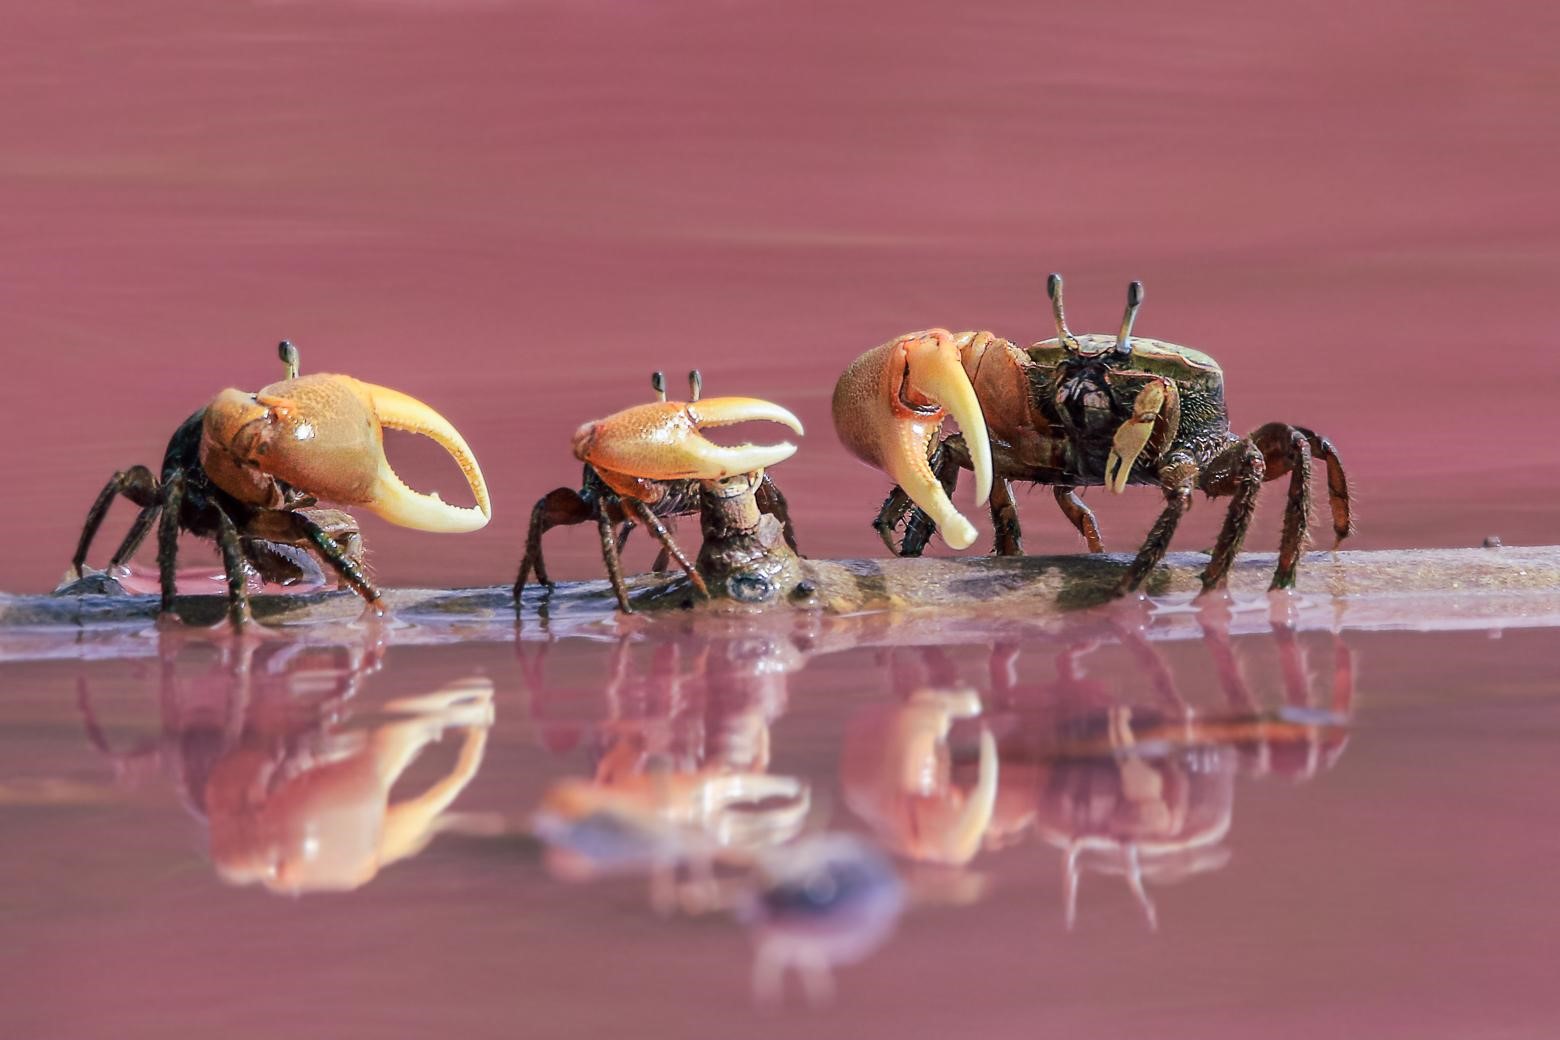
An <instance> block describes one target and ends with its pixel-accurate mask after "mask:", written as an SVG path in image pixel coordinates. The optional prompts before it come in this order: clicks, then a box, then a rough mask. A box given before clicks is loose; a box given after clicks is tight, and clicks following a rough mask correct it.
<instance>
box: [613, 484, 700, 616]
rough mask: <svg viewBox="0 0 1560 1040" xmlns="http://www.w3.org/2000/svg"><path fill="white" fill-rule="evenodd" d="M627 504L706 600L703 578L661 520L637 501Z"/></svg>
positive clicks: (633, 500) (647, 507)
mask: <svg viewBox="0 0 1560 1040" xmlns="http://www.w3.org/2000/svg"><path fill="white" fill-rule="evenodd" d="M629 502H630V503H631V504H632V505H633V507H634V509H635V511H636V512H638V513H639V518H640V519H641V520H643V521H644V523H645V526H646V527H648V528H650V531H651V533H653V534H654V535H655V536H656V538H658V539H660V542H661V548H662V550H663V551H665V552H669V553H671V554H672V558H673V559H675V560H676V561H677V565H678V566H679V567H681V568H682V569H683V570H684V571H685V572H686V573H687V575H688V580H689V581H691V582H692V583H693V587H694V588H696V589H698V590H699V595H701V596H703V597H704V598H705V599H708V598H709V595H710V590H709V586H707V585H705V584H704V576H703V575H701V574H700V573H699V572H698V569H697V568H695V567H694V565H693V563H692V561H690V560H689V559H688V557H687V555H686V554H685V553H684V552H683V551H682V549H681V548H679V547H678V545H677V543H676V542H675V541H673V540H672V533H671V532H670V531H668V530H667V529H666V525H665V524H663V523H661V518H660V517H658V516H656V515H655V513H654V512H652V511H651V509H650V507H649V506H647V505H645V504H644V503H643V502H641V501H639V499H637V498H634V499H630V500H629ZM657 559H660V557H657ZM663 566H664V565H663Z"/></svg>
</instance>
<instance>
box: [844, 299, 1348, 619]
mask: <svg viewBox="0 0 1560 1040" xmlns="http://www.w3.org/2000/svg"><path fill="white" fill-rule="evenodd" d="M1047 292H1048V294H1049V296H1050V298H1051V306H1052V312H1053V316H1054V318H1055V323H1056V338H1054V339H1050V340H1046V341H1044V342H1042V343H1037V344H1035V345H1034V346H1031V347H1029V348H1027V349H1025V348H1021V347H1018V346H1016V345H1014V344H1013V343H1010V342H1008V341H1007V340H1004V339H1000V338H998V337H997V336H995V335H993V334H992V333H990V332H962V333H957V334H955V333H952V332H949V331H948V330H946V329H929V330H927V331H924V332H914V333H910V334H908V335H905V336H901V337H899V338H898V339H895V340H893V341H891V342H889V343H886V344H884V345H883V346H880V347H877V348H876V349H874V350H870V351H868V352H867V353H865V354H863V355H861V357H859V358H857V359H856V360H855V362H854V363H852V364H851V366H850V367H849V368H848V369H847V370H846V372H845V374H844V375H843V376H842V377H841V378H840V381H839V383H838V385H837V386H836V387H835V390H834V424H835V428H836V430H837V431H838V432H839V436H840V440H841V441H842V442H843V443H844V445H845V447H846V448H848V449H849V450H850V451H851V452H852V453H854V454H855V455H856V456H857V457H858V458H860V459H862V460H863V461H865V462H867V463H868V464H870V465H872V466H875V467H877V468H879V469H881V470H883V471H884V472H885V473H887V474H888V475H889V476H890V477H891V478H892V479H893V480H894V482H895V484H896V485H897V486H896V487H895V489H894V491H893V492H892V494H890V496H889V498H888V500H887V502H885V503H884V506H883V509H882V510H881V512H880V513H879V514H878V518H877V521H876V523H875V525H874V526H875V527H876V528H877V530H878V532H879V534H880V535H881V536H882V537H883V540H884V542H885V543H886V544H887V545H888V547H889V549H890V550H891V551H894V552H897V553H899V554H900V555H904V556H916V555H919V554H920V552H921V550H922V549H923V548H924V547H925V545H926V543H927V541H928V539H929V538H930V537H931V534H932V532H933V531H934V530H937V531H941V533H942V536H943V540H944V541H945V542H947V543H948V545H949V546H951V547H953V548H955V549H963V548H967V547H968V546H969V545H970V544H971V543H972V542H974V540H975V528H974V526H973V525H972V524H971V523H970V522H969V521H968V520H967V519H966V518H965V517H963V516H962V515H960V514H959V512H958V511H957V510H956V509H955V508H954V506H953V503H952V502H951V501H950V500H949V497H948V496H949V494H950V493H951V492H952V490H953V488H954V486H955V483H956V481H957V479H958V471H959V470H960V469H961V468H963V469H969V470H973V471H974V474H975V500H976V503H977V505H984V504H986V503H987V501H988V500H989V502H990V508H991V516H992V522H993V525H994V527H995V529H996V552H997V553H998V554H999V555H1004V556H1008V555H1018V554H1020V553H1022V552H1023V547H1022V544H1021V542H1020V529H1019V523H1018V513H1017V510H1016V508H1015V506H1014V503H1013V494H1012V487H1011V482H1012V481H1014V480H1024V481H1032V482H1035V483H1040V484H1049V485H1051V486H1052V488H1053V490H1054V492H1055V495H1056V500H1057V502H1058V504H1059V505H1060V506H1061V508H1062V512H1063V513H1064V514H1065V515H1066V516H1067V518H1068V519H1069V520H1070V521H1071V522H1072V524H1073V526H1074V527H1076V528H1077V529H1078V531H1079V533H1080V534H1081V535H1083V537H1084V538H1085V539H1086V541H1087V542H1088V545H1089V549H1090V551H1091V552H1100V551H1102V546H1101V542H1100V535H1099V527H1098V525H1097V524H1096V523H1095V519H1094V515H1093V513H1092V512H1091V511H1090V510H1089V509H1088V508H1087V507H1086V506H1085V505H1084V504H1083V503H1082V501H1081V500H1080V499H1079V498H1078V497H1077V489H1078V488H1080V487H1094V486H1104V487H1106V488H1108V489H1110V491H1112V492H1115V493H1120V492H1121V491H1124V490H1125V489H1126V487H1127V486H1128V485H1129V484H1147V485H1151V486H1155V487H1158V488H1160V489H1161V490H1162V492H1163V493H1164V496H1165V506H1164V509H1163V511H1162V512H1161V513H1160V515H1159V518H1158V520H1157V521H1156V522H1155V523H1154V525H1153V527H1152V528H1151V529H1150V531H1149V533H1148V538H1147V540H1146V541H1145V542H1144V543H1143V547H1142V548H1141V549H1139V550H1138V553H1137V556H1136V557H1135V558H1134V559H1133V560H1132V562H1131V564H1130V565H1129V566H1128V568H1127V571H1126V573H1125V574H1124V575H1123V576H1122V578H1121V581H1120V583H1119V585H1118V586H1117V589H1116V591H1117V594H1118V595H1119V594H1124V593H1128V592H1132V591H1135V590H1137V589H1138V587H1139V586H1140V585H1142V583H1143V581H1144V579H1146V578H1147V577H1148V575H1149V573H1150V572H1151V571H1152V570H1153V569H1154V567H1155V566H1156V565H1157V564H1158V563H1159V562H1160V560H1161V559H1163V557H1164V555H1165V552H1166V550H1167V549H1168V548H1169V545H1170V539H1171V537H1172V536H1173V535H1174V533H1175V529H1176V526H1177V525H1178V524H1179V523H1180V520H1181V517H1182V515H1183V514H1184V513H1185V512H1186V511H1187V509H1188V508H1190V506H1191V501H1192V492H1193V491H1194V490H1201V491H1202V492H1204V493H1205V494H1206V495H1208V496H1209V497H1210V498H1214V497H1223V496H1228V497H1230V499H1231V502H1230V507H1229V512H1228V514H1227V515H1226V517H1225V521H1224V526H1223V529H1222V530H1221V531H1220V533H1219V537H1218V540H1217V542H1216V543H1215V545H1214V548H1213V553H1212V559H1210V560H1209V562H1208V567H1207V569H1206V570H1205V571H1204V572H1203V575H1202V584H1203V590H1204V591H1205V592H1206V591H1209V590H1212V589H1217V588H1220V587H1222V586H1223V585H1224V584H1225V582H1226V580H1227V578H1228V575H1229V569H1230V565H1231V564H1232V563H1233V562H1234V559H1235V555H1236V553H1237V552H1238V551H1239V550H1240V546H1241V542H1242V541H1243V540H1244V538H1245V536H1246V531H1247V528H1248V527H1249V526H1250V524H1251V517H1252V513H1253V510H1254V509H1255V507H1256V500H1257V492H1258V490H1259V489H1260V488H1261V486H1262V484H1263V483H1264V482H1265V481H1268V480H1276V479H1277V478H1279V477H1282V476H1284V475H1285V474H1289V475H1290V480H1289V500H1288V506H1287V508H1286V510H1285V513H1284V525H1283V534H1282V537H1281V541H1280V545H1279V553H1278V566H1277V569H1276V570H1275V571H1274V574H1273V583H1272V587H1273V588H1275V589H1282V588H1291V587H1293V585H1294V583H1295V569H1296V566H1297V564H1298V563H1299V559H1300V554H1301V552H1302V550H1303V548H1304V545H1305V541H1306V534H1307V528H1308V525H1309V521H1310V509H1311V506H1310V494H1309V482H1310V477H1311V464H1312V460H1313V458H1319V459H1321V460H1322V461H1323V462H1324V463H1325V465H1326V468H1327V492H1328V498H1329V502H1330V505H1331V510H1332V526H1333V533H1334V534H1335V535H1336V538H1337V540H1338V541H1340V542H1341V541H1342V540H1343V539H1344V538H1346V537H1348V535H1349V534H1350V533H1351V532H1352V530H1353V525H1352V520H1351V517H1350V509H1349V484H1348V480H1347V478H1346V477H1345V475H1344V470H1343V464H1342V462H1341V461H1340V460H1339V458H1338V453H1337V451H1336V450H1335V449H1334V448H1333V446H1332V444H1331V443H1330V442H1329V441H1328V440H1327V439H1326V438H1325V437H1322V436H1319V435H1318V434H1316V433H1314V432H1313V431H1311V430H1308V429H1304V428H1302V427H1298V426H1289V425H1285V424H1284V423H1268V424H1267V425H1265V426H1261V427H1259V428H1257V429H1256V430H1254V431H1253V432H1252V433H1250V434H1249V435H1247V436H1245V437H1241V436H1237V435H1236V434H1235V433H1233V432H1231V430H1230V424H1229V416H1228V413H1227V411H1226V410H1225V405H1224V373H1223V371H1222V370H1221V369H1220V368H1219V364H1218V362H1216V361H1214V359H1213V358H1211V357H1209V356H1208V355H1207V354H1204V353H1202V352H1201V351H1198V350H1193V349H1191V348H1190V347H1182V346H1177V345H1176V344H1174V343H1166V342H1162V341H1160V340H1152V339H1143V338H1136V339H1134V338H1133V336H1132V325H1133V321H1134V319H1135V318H1136V316H1137V311H1138V307H1139V306H1140V305H1141V304H1142V302H1143V287H1142V284H1141V283H1139V282H1133V283H1132V284H1131V285H1130V286H1129V287H1128V290H1127V307H1126V313H1125V315H1124V316H1123V318H1122V322H1121V328H1120V331H1119V332H1118V333H1117V334H1116V335H1115V336H1110V335H1100V334H1087V335H1075V334H1073V333H1072V332H1071V331H1070V330H1069V329H1068V327H1067V320H1066V317H1065V315H1064V313H1063V308H1062V279H1061V276H1060V275H1056V274H1053V275H1051V277H1050V279H1049V281H1048V284H1047ZM949 415H951V416H952V417H953V419H954V420H955V421H956V422H957V423H958V424H959V430H960V432H959V433H958V434H954V435H951V436H948V437H944V438H942V439H941V440H938V439H937V434H938V431H939V429H940V427H941V425H942V422H943V419H944V418H945V417H946V416H949ZM901 524H902V525H903V527H904V535H903V539H902V541H901V543H900V544H899V545H897V546H896V545H895V544H894V537H893V536H894V531H895V529H896V528H897V527H899V526H900V525H901ZM1335 544H1336V543H1335Z"/></svg>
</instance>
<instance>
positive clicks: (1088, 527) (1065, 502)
mask: <svg viewBox="0 0 1560 1040" xmlns="http://www.w3.org/2000/svg"><path fill="white" fill-rule="evenodd" d="M1051 491H1052V494H1054V495H1055V496H1056V504H1057V505H1058V506H1060V507H1061V510H1062V515H1063V516H1065V517H1067V519H1068V520H1069V521H1070V522H1071V523H1072V525H1073V527H1075V528H1077V530H1078V533H1079V534H1081V535H1083V540H1084V541H1085V542H1087V543H1088V544H1089V551H1090V552H1091V553H1102V552H1104V551H1105V544H1104V542H1102V541H1101V540H1100V525H1099V523H1098V522H1097V521H1095V519H1094V510H1092V509H1090V508H1089V507H1088V506H1087V505H1085V504H1084V502H1083V499H1081V498H1079V497H1078V489H1077V488H1075V487H1066V486H1064V485H1060V484H1058V485H1057V486H1056V487H1054V488H1052V489H1051Z"/></svg>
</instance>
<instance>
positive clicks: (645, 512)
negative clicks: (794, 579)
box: [514, 371, 802, 613]
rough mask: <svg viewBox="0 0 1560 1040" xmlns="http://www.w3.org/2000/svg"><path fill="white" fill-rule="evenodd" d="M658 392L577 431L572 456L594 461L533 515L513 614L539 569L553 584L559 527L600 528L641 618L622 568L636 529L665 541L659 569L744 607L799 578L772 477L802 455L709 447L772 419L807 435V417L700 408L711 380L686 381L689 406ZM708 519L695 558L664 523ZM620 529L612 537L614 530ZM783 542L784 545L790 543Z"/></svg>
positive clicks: (735, 400) (611, 573)
mask: <svg viewBox="0 0 1560 1040" xmlns="http://www.w3.org/2000/svg"><path fill="white" fill-rule="evenodd" d="M650 382H651V386H652V387H653V388H654V389H655V392H656V394H657V396H658V397H659V400H657V401H653V402H651V403H649V404H641V405H636V406H634V407H632V408H625V409H624V410H623V411H620V412H616V413H614V414H612V415H609V416H607V417H606V418H605V419H597V420H595V421H592V422H588V423H585V424H584V425H583V426H581V427H580V428H579V429H578V430H576V431H575V433H574V442H573V447H574V457H575V458H577V459H579V460H580V461H581V462H583V463H584V464H585V476H584V481H583V483H582V485H581V487H580V489H579V490H577V491H576V490H574V489H572V488H566V487H562V488H557V489H555V490H553V491H552V492H550V493H549V494H547V495H546V496H544V497H543V498H541V499H540V500H538V501H537V503H536V505H535V507H534V508H533V509H532V510H531V526H530V530H529V531H528V532H527V534H526V541H525V556H524V558H522V559H521V561H520V573H519V574H518V576H517V577H516V578H515V586H514V598H515V605H516V607H517V608H518V607H519V605H520V595H521V593H522V592H523V591H524V589H525V585H526V581H527V580H528V579H529V577H530V575H531V572H532V570H533V568H534V570H535V572H536V578H537V580H538V581H539V582H540V583H541V584H543V585H545V586H548V587H551V586H552V581H551V579H549V578H548V576H547V567H546V565H545V564H544V562H543V559H542V536H543V535H544V534H546V533H547V531H549V530H550V529H552V528H554V527H559V526H563V525H572V524H583V523H585V522H587V521H592V520H593V521H595V523H596V527H597V530H598V532H599V533H600V537H601V556H602V559H603V560H604V561H605V563H606V567H607V575H608V577H609V578H610V579H611V581H612V591H613V592H614V594H615V595H616V596H617V602H618V606H619V607H620V608H621V609H622V610H623V612H624V613H632V612H633V607H632V606H630V604H629V600H628V589H627V587H626V586H625V585H624V582H623V568H622V563H621V562H620V559H619V553H620V552H621V550H622V547H623V544H624V542H625V541H626V540H627V538H628V535H629V532H630V531H632V530H633V527H634V525H635V524H636V523H642V524H644V525H645V526H646V527H648V528H649V529H650V530H651V532H652V533H653V534H654V535H655V537H656V538H657V539H658V540H659V541H660V543H661V553H660V556H659V557H658V559H657V561H656V564H655V569H656V570H662V569H664V568H665V567H666V565H667V563H668V557H670V558H671V559H675V560H676V561H677V564H678V566H679V567H681V568H682V569H683V571H684V572H686V573H687V575H688V580H689V582H690V583H691V584H692V585H693V587H694V588H695V589H696V590H697V591H698V593H699V595H701V596H703V597H705V598H709V596H710V595H711V593H710V585H711V584H712V583H715V582H719V583H720V585H721V586H722V587H721V588H719V589H718V591H720V592H722V593H725V594H727V595H729V596H731V597H732V598H734V599H739V600H747V601H755V602H762V601H765V600H769V599H772V598H774V597H775V595H776V593H777V590H778V588H779V587H780V586H781V585H782V584H784V583H785V579H786V578H787V577H788V576H789V575H790V572H791V571H794V570H795V561H796V533H795V530H794V529H793V528H792V525H791V517H790V513H789V512H788V510H787V508H786V501H785V496H783V495H782V494H781V493H780V489H779V488H777V487H775V485H774V482H773V481H772V480H770V479H769V476H768V475H767V474H766V473H765V470H766V469H768V468H769V467H770V466H773V465H776V464H777V463H780V462H783V461H785V460H786V459H788V458H790V457H791V456H792V455H793V454H795V453H796V446H795V445H794V444H789V443H780V444H773V445H755V444H741V445H736V446H730V447H728V446H725V445H719V444H715V443H713V442H712V441H710V440H708V439H706V438H705V437H704V435H703V433H702V431H703V430H704V429H706V428H708V427H712V426H730V425H732V424H734V423H742V422H754V421H759V420H764V421H768V422H775V423H779V424H781V425H782V426H787V427H789V428H790V429H791V430H793V431H794V432H796V433H797V434H800V433H801V432H802V423H801V420H800V419H798V418H797V417H796V416H794V415H792V414H791V413H790V412H789V411H787V410H786V409H784V408H782V407H780V406H779V405H777V404H773V403H772V402H769V401H763V400H759V399H758V398H753V397H709V398H704V399H702V400H701V399H700V392H701V390H702V388H703V380H702V378H701V377H700V375H699V373H698V372H697V371H693V372H690V373H688V386H689V392H690V393H689V396H690V397H691V398H692V399H691V400H689V401H669V400H667V397H666V379H665V376H664V375H663V374H662V373H660V372H656V373H654V374H653V375H652V376H651V380H650ZM695 513H696V514H698V515H699V518H700V526H701V528H702V530H703V534H704V544H703V548H702V549H701V551H700V554H699V558H698V560H697V561H693V560H690V559H689V558H688V555H687V554H686V553H685V552H684V551H683V550H682V548H681V547H680V546H679V545H678V544H677V542H676V541H675V540H674V539H673V538H672V535H671V532H670V531H668V530H667V528H666V524H665V523H664V522H663V520H664V519H666V518H669V517H676V516H688V515H691V514H695ZM614 527H619V530H618V531H617V532H616V533H614V530H613V528H614ZM782 539H783V544H782Z"/></svg>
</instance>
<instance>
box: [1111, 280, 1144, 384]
mask: <svg viewBox="0 0 1560 1040" xmlns="http://www.w3.org/2000/svg"><path fill="white" fill-rule="evenodd" d="M1141 306H1143V283H1142V282H1132V283H1131V284H1130V285H1128V286H1127V310H1126V313H1124V314H1123V315H1122V316H1121V331H1120V332H1118V333H1117V334H1116V347H1115V350H1114V353H1115V355H1116V360H1117V363H1119V364H1126V363H1127V362H1128V361H1129V360H1130V359H1131V358H1132V323H1133V322H1134V321H1136V320H1137V312H1138V308H1139V307H1141Z"/></svg>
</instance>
